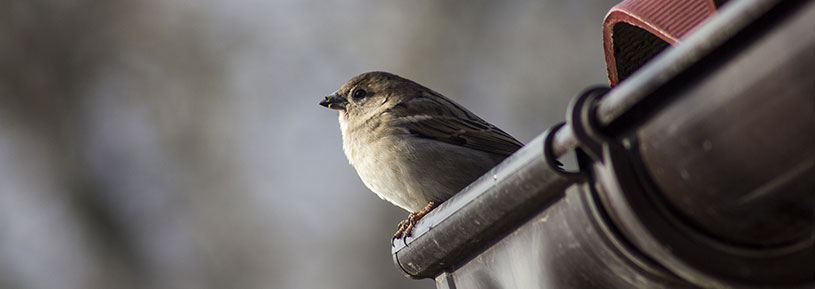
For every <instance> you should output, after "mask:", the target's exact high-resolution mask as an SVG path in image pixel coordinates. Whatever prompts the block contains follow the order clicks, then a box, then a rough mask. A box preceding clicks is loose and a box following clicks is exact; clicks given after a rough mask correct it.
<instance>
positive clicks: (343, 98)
mask: <svg viewBox="0 0 815 289" xmlns="http://www.w3.org/2000/svg"><path fill="white" fill-rule="evenodd" d="M422 88H423V87H422V86H421V85H419V84H417V83H415V82H413V81H410V80H407V79H404V78H402V77H399V76H397V75H394V74H391V73H387V72H381V71H374V72H367V73H363V74H360V75H357V76H355V77H354V78H351V80H349V81H348V82H346V83H345V84H344V85H343V86H342V87H340V89H339V90H337V91H336V92H334V93H333V94H331V95H329V96H326V97H325V99H323V101H321V102H320V105H322V106H325V107H327V108H330V109H335V110H338V111H340V114H341V115H344V116H345V117H349V118H350V117H359V118H361V119H367V116H373V115H375V114H378V113H380V112H382V111H384V110H385V109H388V108H390V107H393V106H394V105H396V104H398V103H400V102H403V101H405V100H407V99H409V98H411V97H415V95H416V94H417V93H416V92H418V91H421V89H422Z"/></svg>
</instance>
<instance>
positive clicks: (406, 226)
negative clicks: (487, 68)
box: [391, 202, 438, 246]
mask: <svg viewBox="0 0 815 289" xmlns="http://www.w3.org/2000/svg"><path fill="white" fill-rule="evenodd" d="M436 206H438V205H437V204H436V202H428V203H427V206H424V208H422V209H421V210H419V211H418V212H412V213H410V214H409V215H408V217H407V219H405V220H402V221H401V222H399V229H398V230H396V233H395V234H393V238H391V244H393V241H394V240H396V239H402V242H404V243H405V246H407V238H408V237H410V235H411V234H412V233H413V227H414V226H415V225H416V222H418V221H419V220H421V219H422V217H424V216H425V215H427V213H429V212H430V211H432V210H433V209H434V208H436Z"/></svg>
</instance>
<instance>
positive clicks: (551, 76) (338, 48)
mask: <svg viewBox="0 0 815 289" xmlns="http://www.w3.org/2000/svg"><path fill="white" fill-rule="evenodd" d="M616 2H617V1H613V0H609V1H570V0H538V1H532V0H527V1H523V0H519V1H473V0H448V1H431V0H419V1H378V0H350V1H313V0H278V1H268V0H267V1H260V0H235V1H213V0H204V1H192V0H171V1H162V0H146V1H91V0H70V1H65V0H54V1H47V0H6V1H1V2H0V256H1V257H0V288H433V287H434V284H433V282H432V281H431V280H420V281H416V280H409V279H407V278H405V277H403V276H402V275H401V273H399V271H398V270H397V269H396V267H395V266H394V265H393V263H392V259H391V255H390V244H389V241H390V238H391V236H392V234H393V232H394V230H395V229H396V224H397V223H398V222H399V221H400V220H401V219H403V218H404V217H405V216H406V215H407V212H405V211H402V210H401V209H399V208H397V207H395V206H392V205H390V204H388V203H386V202H384V201H382V200H380V199H379V198H377V197H376V196H375V195H374V194H373V193H371V192H370V191H368V190H367V189H366V188H365V187H364V186H363V184H362V182H361V181H360V180H359V178H358V177H357V175H356V173H355V172H354V170H353V168H352V167H351V166H350V165H349V164H348V162H347V160H346V159H345V156H344V155H343V153H342V149H341V141H340V131H339V126H338V124H337V113H336V112H335V111H331V110H327V109H325V108H323V107H321V106H318V105H317V103H318V102H319V101H320V100H321V98H322V97H323V96H324V95H327V94H329V93H331V92H333V91H334V90H336V89H337V88H339V86H340V85H342V83H344V82H345V81H346V80H348V79H349V78H351V77H352V76H354V75H356V74H359V73H362V72H365V71H370V70H385V71H390V72H393V73H396V74H399V75H401V76H404V77H407V78H410V79H413V80H415V81H417V82H419V83H422V84H424V85H426V86H428V87H430V88H432V89H434V90H436V91H439V92H441V93H442V94H445V95H447V96H448V97H451V98H453V99H455V100H457V101H458V102H459V103H461V104H463V105H464V106H466V107H468V108H470V109H471V110H472V111H474V112H475V113H477V114H479V115H480V116H482V117H483V118H485V119H487V120H488V121H490V122H492V123H494V124H496V125H497V126H499V127H501V128H503V129H504V130H505V131H507V132H509V133H510V134H512V135H514V136H516V137H517V138H518V139H520V140H521V141H524V142H526V141H528V140H530V139H532V138H533V137H534V136H536V135H537V134H539V133H540V132H541V131H543V130H544V129H546V128H548V127H549V126H551V125H552V124H554V123H556V122H558V121H561V120H563V119H564V114H565V108H566V105H567V103H568V101H569V100H570V99H571V98H572V96H574V95H576V94H577V93H579V92H580V91H581V90H582V89H583V88H584V87H586V86H589V85H592V84H598V83H599V84H603V83H606V81H607V80H606V77H605V66H604V60H603V51H602V46H601V45H602V44H601V31H600V28H601V27H600V24H601V21H602V18H603V16H604V14H605V12H606V11H607V10H608V9H609V8H610V7H611V6H612V5H613V4H615V3H616Z"/></svg>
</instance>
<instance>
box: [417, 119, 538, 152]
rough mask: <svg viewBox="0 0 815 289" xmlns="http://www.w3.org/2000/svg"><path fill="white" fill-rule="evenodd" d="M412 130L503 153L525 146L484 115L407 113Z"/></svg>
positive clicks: (451, 141)
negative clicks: (474, 117)
mask: <svg viewBox="0 0 815 289" xmlns="http://www.w3.org/2000/svg"><path fill="white" fill-rule="evenodd" d="M402 125H403V127H404V128H406V129H407V130H408V132H410V133H411V134H414V135H416V136H419V137H424V138H429V139H434V140H438V141H442V142H446V143H449V144H454V145H460V146H463V147H468V148H471V149H476V150H480V151H485V152H490V153H494V154H499V155H507V156H508V155H511V154H512V153H514V152H515V151H517V150H518V149H519V148H521V147H522V146H523V144H522V143H521V142H519V141H518V140H516V139H515V138H513V137H512V136H510V135H509V134H507V133H506V132H504V131H502V130H501V129H499V128H497V127H495V126H493V125H491V124H489V123H486V122H484V121H483V120H481V119H463V118H457V117H449V116H439V115H435V116H431V115H418V116H414V117H406V120H405V121H404V122H403V124H402Z"/></svg>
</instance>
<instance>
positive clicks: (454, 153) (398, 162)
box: [319, 71, 523, 244]
mask: <svg viewBox="0 0 815 289" xmlns="http://www.w3.org/2000/svg"><path fill="white" fill-rule="evenodd" d="M319 104H320V105H322V106H324V107H326V108H329V109H333V110H337V111H338V112H339V125H340V130H341V132H342V150H343V152H344V153H345V156H346V157H347V158H348V161H349V163H350V164H351V165H352V166H353V167H354V169H355V170H356V172H357V174H358V175H359V177H360V179H361V180H362V182H363V183H364V184H365V186H366V187H367V188H368V189H370V190H371V191H373V192H374V193H375V194H376V195H378V196H379V197H380V198H382V199H384V200H386V201H388V202H390V203H392V204H394V205H396V206H398V207H400V208H402V209H405V210H407V211H408V212H409V215H408V217H407V219H405V220H404V221H402V222H400V223H399V226H398V229H397V231H396V233H395V234H394V236H393V238H392V239H391V241H392V242H393V240H396V239H400V238H402V240H405V242H406V239H407V237H410V236H411V232H412V230H413V227H414V225H415V224H416V222H418V221H419V220H420V219H421V218H422V217H424V216H425V215H426V214H427V213H429V212H430V211H431V210H433V209H434V208H435V207H436V206H438V205H439V204H440V203H442V202H444V201H445V200H447V199H449V198H450V197H451V196H453V195H454V194H455V193H457V192H459V191H460V190H461V189H463V188H464V187H466V186H467V185H469V184H470V183H472V182H473V181H475V180H476V179H477V178H479V177H480V176H482V175H483V174H485V173H486V172H487V171H489V170H490V169H491V168H493V167H494V166H495V165H497V164H498V163H500V162H501V161H503V160H504V159H506V158H507V157H508V156H510V155H511V154H513V153H514V152H515V151H517V150H518V149H520V148H521V147H522V146H523V143H521V142H520V141H518V140H517V139H515V138H514V137H512V136H511V135H509V134H507V133H506V132H504V131H503V130H501V129H499V128H498V127H496V126H494V125H492V124H490V123H488V122H487V121H485V120H483V119H482V118H480V117H478V116H477V115H475V114H474V113H472V112H470V111H469V110H467V109H466V108H464V107H463V106H461V105H460V104H458V103H456V102H455V101H453V100H452V99H450V98H447V97H445V96H443V95H442V94H440V93H438V92H436V91H433V90H431V89H429V88H427V87H425V86H422V85H421V84H419V83H416V82H414V81H411V80H408V79H406V78H402V77H400V76H398V75H395V74H392V73H388V72H383V71H372V72H366V73H362V74H360V75H357V76H355V77H353V78H351V79H350V80H349V81H348V82H346V83H345V84H343V85H342V86H341V87H340V89H339V90H337V91H335V92H334V93H332V94H330V95H328V96H325V98H324V99H323V100H322V101H320V103H319ZM405 244H407V243H405Z"/></svg>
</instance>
